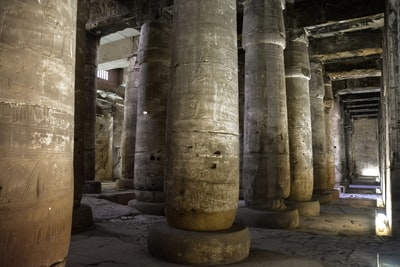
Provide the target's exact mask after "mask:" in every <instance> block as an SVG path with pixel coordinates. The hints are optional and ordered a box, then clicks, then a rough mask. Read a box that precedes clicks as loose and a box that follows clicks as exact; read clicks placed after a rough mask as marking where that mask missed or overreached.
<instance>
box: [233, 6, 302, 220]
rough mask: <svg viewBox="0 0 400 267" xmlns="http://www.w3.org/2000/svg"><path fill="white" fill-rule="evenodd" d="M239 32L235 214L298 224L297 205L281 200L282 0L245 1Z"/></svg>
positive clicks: (284, 167) (285, 164) (284, 174)
mask: <svg viewBox="0 0 400 267" xmlns="http://www.w3.org/2000/svg"><path fill="white" fill-rule="evenodd" d="M242 38H243V48H244V49H245V111H244V112H245V114H244V120H245V121H244V144H243V153H244V155H243V182H244V185H243V187H244V188H243V191H244V192H243V194H244V199H245V202H246V206H247V208H240V209H239V211H238V216H237V220H238V221H239V222H242V223H244V224H247V225H252V226H256V227H268V228H292V227H297V226H298V223H299V214H298V212H297V210H296V209H291V208H287V207H286V205H285V202H284V199H285V198H287V197H288V196H289V191H290V163H289V139H288V128H287V127H288V121H287V106H286V87H285V69H284V56H283V49H284V48H285V27H284V23H283V8H282V2H281V1H280V0H268V1H266V0H265V1H264V0H251V1H247V2H246V4H245V7H244V18H243V33H242Z"/></svg>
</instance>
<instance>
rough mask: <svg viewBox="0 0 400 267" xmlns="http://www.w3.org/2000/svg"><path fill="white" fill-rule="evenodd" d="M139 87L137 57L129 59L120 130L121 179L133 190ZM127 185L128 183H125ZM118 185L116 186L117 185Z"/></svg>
mask: <svg viewBox="0 0 400 267" xmlns="http://www.w3.org/2000/svg"><path fill="white" fill-rule="evenodd" d="M138 87H139V65H138V62H137V56H132V57H131V58H129V67H128V84H127V86H126V89H125V99H124V121H123V126H122V128H123V130H122V148H121V154H122V156H121V161H122V162H121V164H122V170H121V175H122V179H123V180H125V179H127V180H132V181H131V183H129V184H131V185H129V186H128V187H130V188H133V177H134V166H135V146H136V123H137V97H138ZM125 184H128V183H125ZM117 185H118V184H117Z"/></svg>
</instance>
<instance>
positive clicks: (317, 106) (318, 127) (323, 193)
mask: <svg viewBox="0 0 400 267" xmlns="http://www.w3.org/2000/svg"><path fill="white" fill-rule="evenodd" d="M310 65H311V80H310V103H311V118H312V119H311V126H312V141H313V168H314V197H315V198H316V199H318V200H319V202H320V203H321V204H329V203H331V202H332V201H333V200H334V199H335V194H334V192H330V191H329V189H330V187H329V182H328V166H327V153H326V151H327V147H326V144H327V143H326V139H327V136H326V130H325V114H324V95H325V84H324V76H323V66H322V64H321V63H320V62H311V64H310ZM336 192H337V191H336Z"/></svg>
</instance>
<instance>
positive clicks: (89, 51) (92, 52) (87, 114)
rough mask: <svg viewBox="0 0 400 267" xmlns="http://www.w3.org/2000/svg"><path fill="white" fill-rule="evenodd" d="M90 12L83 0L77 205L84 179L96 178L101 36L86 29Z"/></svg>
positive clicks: (78, 72) (79, 46) (79, 23)
mask: <svg viewBox="0 0 400 267" xmlns="http://www.w3.org/2000/svg"><path fill="white" fill-rule="evenodd" d="M89 12H90V3H89V1H79V2H78V13H79V16H78V20H77V35H76V38H77V41H76V46H77V47H76V64H75V114H76V116H75V128H74V129H75V130H74V141H75V143H74V207H78V206H79V204H80V199H81V197H82V190H83V188H84V185H83V184H84V182H85V181H93V180H94V179H95V142H96V141H95V140H96V136H95V135H96V133H95V132H96V87H97V85H96V80H97V79H96V72H97V53H98V48H99V41H100V37H99V36H96V35H94V34H90V33H88V32H87V31H86V28H85V24H86V21H87V20H88V19H89V15H90V14H89ZM83 210H85V209H83ZM76 214H80V213H78V212H75V213H74V215H76ZM74 219H76V216H74ZM78 225H79V224H78V223H75V222H74V224H73V226H77V227H79V226H78Z"/></svg>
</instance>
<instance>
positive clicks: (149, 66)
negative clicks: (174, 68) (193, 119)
mask: <svg viewBox="0 0 400 267" xmlns="http://www.w3.org/2000/svg"><path fill="white" fill-rule="evenodd" d="M170 31H171V25H170V23H168V22H162V21H152V22H148V23H145V24H144V25H143V26H142V28H141V31H140V41H139V51H138V56H139V67H140V74H139V77H140V78H139V92H138V103H137V126H136V149H135V150H136V151H135V160H134V162H135V169H134V177H135V178H134V189H135V195H136V199H134V200H132V201H130V202H129V206H131V207H134V208H136V209H138V210H140V211H141V212H143V213H147V214H158V215H163V214H164V203H163V202H164V194H163V183H164V162H165V127H166V117H167V114H166V109H167V92H168V87H169V85H170V83H169V80H170V79H169V75H170V62H171V53H170V45H169V43H170V39H169V35H170Z"/></svg>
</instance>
